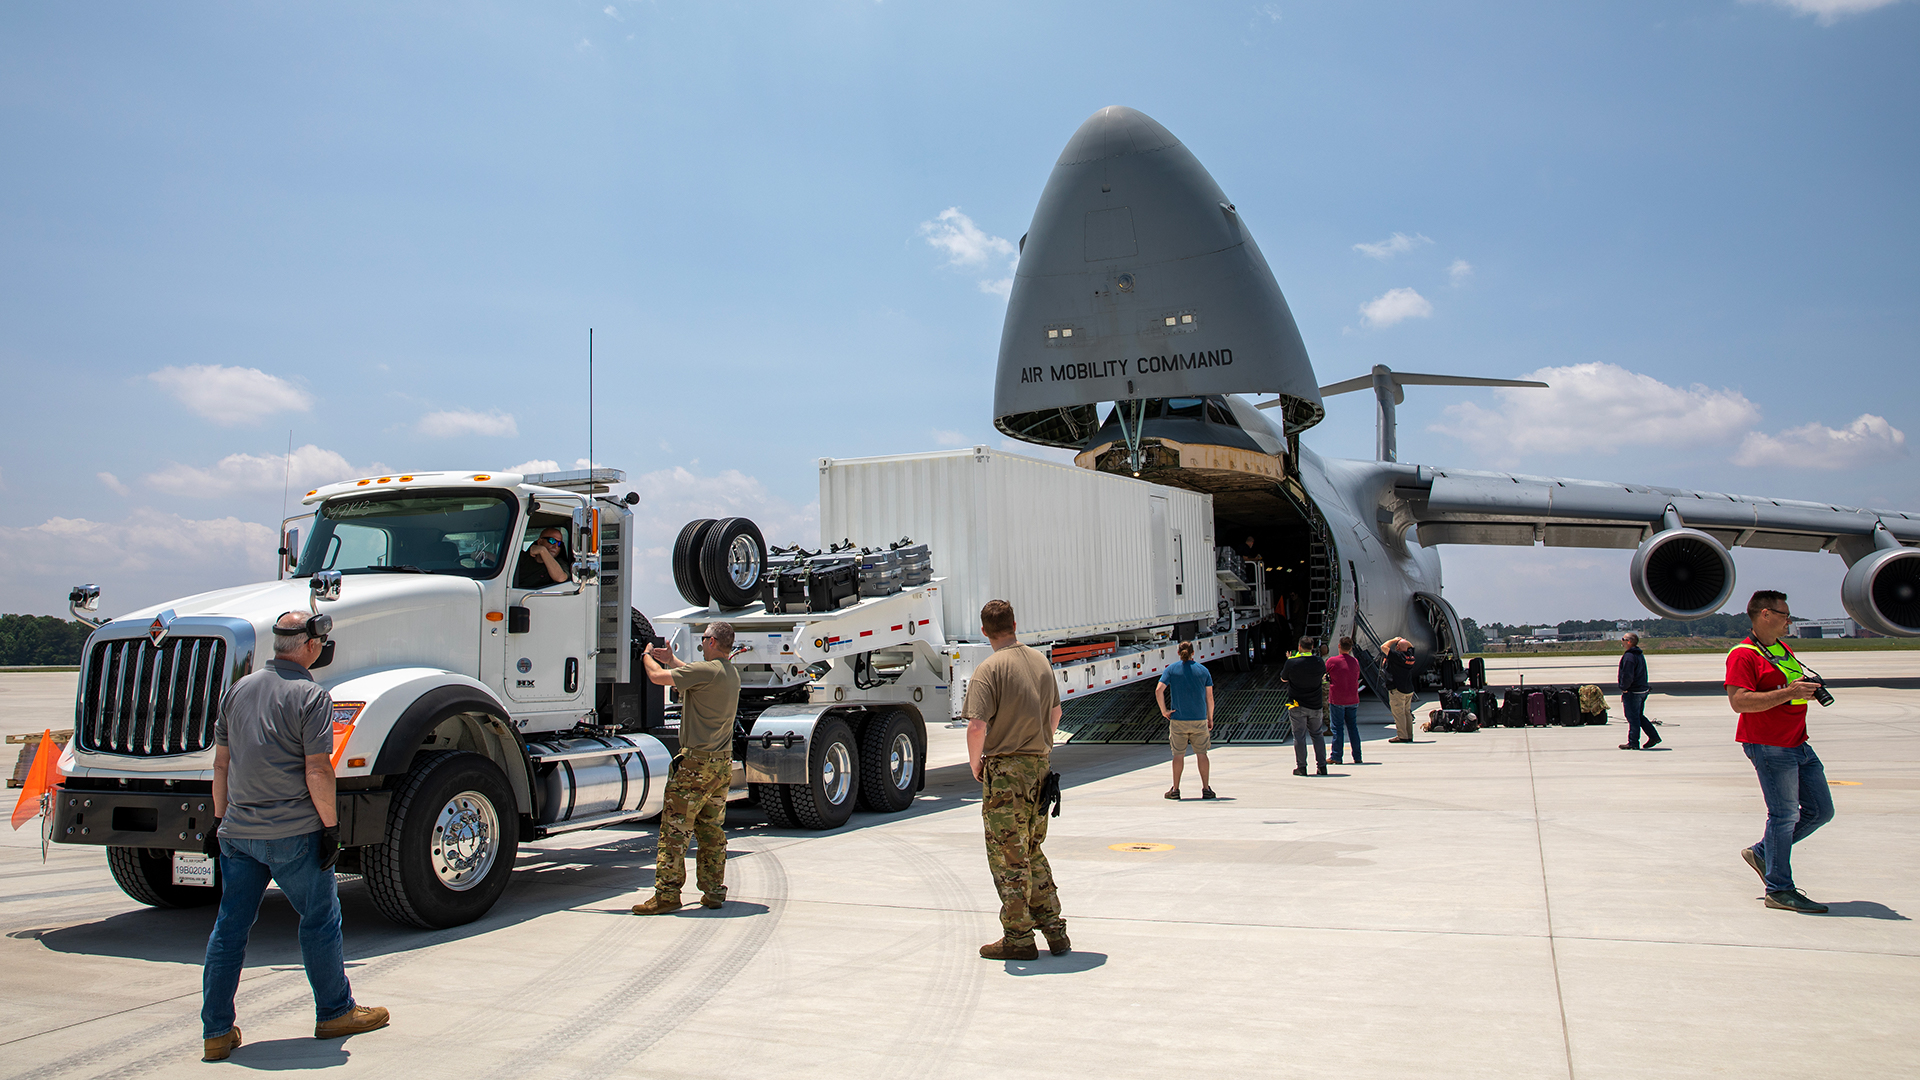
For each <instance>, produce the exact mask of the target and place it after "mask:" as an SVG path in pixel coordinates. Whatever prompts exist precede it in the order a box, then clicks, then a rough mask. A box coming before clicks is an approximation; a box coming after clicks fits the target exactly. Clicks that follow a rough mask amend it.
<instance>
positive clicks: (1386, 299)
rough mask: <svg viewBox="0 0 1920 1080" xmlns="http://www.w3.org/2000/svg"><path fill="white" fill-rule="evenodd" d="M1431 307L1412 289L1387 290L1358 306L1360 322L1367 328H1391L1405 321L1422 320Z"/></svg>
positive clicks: (1425, 299) (1427, 314)
mask: <svg viewBox="0 0 1920 1080" xmlns="http://www.w3.org/2000/svg"><path fill="white" fill-rule="evenodd" d="M1432 314H1433V305H1432V304H1430V303H1428V302H1427V298H1426V297H1424V296H1421V295H1420V294H1419V293H1417V292H1414V291H1413V290H1412V289H1389V290H1387V291H1386V292H1384V293H1382V294H1380V295H1379V296H1376V297H1374V298H1373V299H1371V300H1369V301H1367V302H1366V303H1364V304H1361V305H1360V320H1361V321H1362V322H1364V323H1366V324H1367V325H1368V326H1392V325H1393V324H1394V323H1397V322H1401V321H1403V320H1405V319H1424V318H1427V317H1428V316H1430V315H1432Z"/></svg>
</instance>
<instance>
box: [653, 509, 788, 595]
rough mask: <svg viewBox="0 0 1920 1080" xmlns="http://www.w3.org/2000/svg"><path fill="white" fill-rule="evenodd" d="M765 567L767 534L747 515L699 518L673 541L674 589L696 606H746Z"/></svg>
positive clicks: (756, 589) (758, 590) (682, 529)
mask: <svg viewBox="0 0 1920 1080" xmlns="http://www.w3.org/2000/svg"><path fill="white" fill-rule="evenodd" d="M766 571H767V542H766V538H765V537H763V536H761V535H760V527H759V526H758V525H755V524H754V523H753V522H752V521H751V520H749V519H747V518H743V517H730V518H718V519H715V518H698V519H696V520H693V521H689V522H687V523H686V525H685V526H683V527H682V528H681V529H680V535H679V536H678V537H676V538H675V539H674V542H673V584H674V587H675V588H677V589H679V590H680V595H681V596H682V597H684V598H685V599H686V601H687V603H689V604H692V605H693V606H695V607H719V608H743V607H746V606H747V605H748V604H751V603H753V602H754V601H755V600H757V599H758V598H759V596H760V585H761V580H762V578H763V577H764V576H765V575H766Z"/></svg>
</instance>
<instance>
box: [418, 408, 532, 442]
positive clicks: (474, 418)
mask: <svg viewBox="0 0 1920 1080" xmlns="http://www.w3.org/2000/svg"><path fill="white" fill-rule="evenodd" d="M418 430H419V432H420V434H422V435H425V436H427V437H429V438H434V439H455V438H460V437H462V436H467V435H487V436H495V437H502V438H511V437H513V436H515V435H518V434H520V425H518V424H516V423H514V422H513V414H512V413H507V412H501V411H500V410H499V409H489V410H487V411H486V412H476V411H474V410H473V409H445V410H442V411H440V412H430V413H428V414H427V415H425V416H423V417H421V418H420V423H419V425H418Z"/></svg>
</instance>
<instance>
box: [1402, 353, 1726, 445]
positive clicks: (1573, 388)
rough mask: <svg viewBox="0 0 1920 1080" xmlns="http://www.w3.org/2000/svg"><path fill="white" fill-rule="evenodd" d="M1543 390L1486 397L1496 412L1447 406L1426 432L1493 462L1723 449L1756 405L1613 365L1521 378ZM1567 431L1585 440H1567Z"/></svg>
mask: <svg viewBox="0 0 1920 1080" xmlns="http://www.w3.org/2000/svg"><path fill="white" fill-rule="evenodd" d="M1522 378H1526V379H1537V380H1539V381H1541V382H1545V383H1547V384H1548V388H1547V389H1544V390H1539V389H1520V388H1506V389H1499V390H1495V391H1494V396H1495V397H1496V398H1497V399H1498V400H1499V406H1498V407H1497V408H1493V409H1487V408H1482V407H1481V406H1479V405H1477V404H1474V403H1473V402H1463V403H1461V404H1458V405H1449V406H1448V407H1447V409H1446V417H1447V419H1446V421H1445V422H1444V423H1440V424H1434V425H1432V426H1431V427H1429V428H1428V429H1427V430H1429V431H1432V432H1435V433H1438V434H1441V435H1450V436H1452V437H1454V438H1457V439H1460V440H1461V441H1463V442H1465V443H1466V444H1467V445H1469V446H1471V447H1473V448H1475V449H1476V450H1479V451H1481V452H1483V453H1487V454H1492V455H1495V456H1496V457H1499V458H1501V459H1512V458H1517V457H1522V456H1526V455H1530V454H1554V453H1559V454H1571V453H1578V454H1593V453H1600V454H1612V453H1615V452H1617V451H1618V450H1619V449H1620V448H1621V447H1622V446H1640V447H1647V446H1687V445H1701V444H1708V445H1710V444H1713V443H1725V442H1727V441H1729V440H1732V439H1735V438H1737V437H1739V436H1740V435H1741V434H1742V433H1743V432H1746V431H1747V430H1749V429H1750V428H1751V427H1752V426H1753V424H1754V422H1755V421H1757V420H1759V418H1760V407H1759V406H1758V405H1755V404H1754V403H1753V402H1751V401H1749V400H1747V398H1746V396H1745V395H1743V394H1741V393H1740V392H1739V391H1738V390H1728V389H1724V388H1722V389H1719V390H1712V389H1709V388H1707V387H1705V386H1702V385H1699V384H1697V383H1696V384H1694V385H1693V386H1690V387H1678V386H1668V385H1667V384H1666V383H1663V382H1661V381H1660V380H1658V379H1656V378H1654V377H1653V376H1651V375H1642V374H1640V373H1639V372H1634V371H1628V370H1627V369H1625V368H1623V367H1619V366H1617V365H1614V364H1600V363H1594V364H1575V365H1573V366H1571V367H1549V368H1541V369H1540V370H1538V371H1535V372H1532V373H1530V374H1528V375H1524V376H1522ZM1570 432H1584V433H1591V436H1592V437H1587V436H1583V437H1580V438H1571V437H1569V433H1570Z"/></svg>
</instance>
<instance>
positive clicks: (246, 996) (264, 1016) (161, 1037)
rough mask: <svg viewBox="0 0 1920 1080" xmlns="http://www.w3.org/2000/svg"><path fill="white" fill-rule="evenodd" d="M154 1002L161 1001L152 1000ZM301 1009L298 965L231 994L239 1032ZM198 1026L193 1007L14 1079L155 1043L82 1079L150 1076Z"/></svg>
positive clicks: (397, 956) (381, 963)
mask: <svg viewBox="0 0 1920 1080" xmlns="http://www.w3.org/2000/svg"><path fill="white" fill-rule="evenodd" d="M462 929H463V928H462V927H453V928H451V929H447V930H436V931H434V932H433V933H431V934H424V935H421V936H420V937H419V938H418V939H416V940H418V941H419V944H418V945H416V946H415V947H413V948H411V949H405V950H396V951H394V952H391V953H388V954H387V955H386V956H383V957H381V958H380V959H378V960H375V961H372V962H370V963H367V964H365V965H363V966H362V967H360V968H359V969H358V970H356V971H354V972H352V973H351V975H352V977H353V978H354V979H356V980H359V979H373V978H377V977H379V976H382V975H386V974H388V973H389V972H392V971H394V970H395V969H397V968H400V967H403V966H405V965H407V964H409V963H412V962H413V961H415V960H417V959H419V958H420V957H422V956H424V955H426V954H427V953H429V952H431V951H432V950H433V949H434V948H436V947H437V946H440V945H444V944H446V943H447V942H448V941H451V940H453V939H454V938H455V937H456V936H459V932H460V931H461V930H462ZM376 940H378V939H376ZM289 984H292V985H294V986H297V987H298V990H297V991H294V992H292V993H289V992H288V990H289V989H290V986H289ZM276 998H277V999H278V1000H273V1001H272V1002H271V1003H270V1004H269V1003H268V1002H269V1000H270V999H276ZM155 1004H162V1003H159V1002H156V1003H155ZM302 1006H304V1007H306V1008H307V1009H309V1010H311V1009H312V1007H313V996H312V989H311V988H310V987H309V986H308V985H307V974H306V971H305V969H303V968H298V967H294V968H288V969H285V970H281V971H274V972H272V973H270V974H267V975H261V976H257V977H255V978H252V979H245V980H243V981H242V982H241V983H240V990H239V992H238V993H237V994H235V995H234V1011H235V1013H236V1015H237V1016H238V1018H239V1019H238V1022H239V1024H240V1027H241V1029H242V1030H245V1029H246V1028H247V1026H248V1022H249V1021H251V1023H253V1024H256V1025H259V1024H264V1023H265V1022H266V1021H269V1020H276V1019H278V1018H280V1017H282V1016H285V1015H287V1014H288V1013H291V1012H293V1011H295V1010H296V1009H299V1008H301V1007H302ZM122 1015H124V1014H122ZM199 1026H200V1025H199V1010H198V1009H195V1010H194V1012H193V1013H192V1014H191V1019H189V1020H184V1021H183V1020H181V1019H179V1018H173V1019H168V1020H163V1021H161V1022H160V1023H157V1024H152V1025H149V1026H148V1027H145V1028H142V1029H140V1030H139V1031H136V1032H133V1033H132V1034H129V1035H123V1036H121V1037H119V1038H117V1039H111V1040H108V1041H107V1042H103V1043H99V1044H97V1045H95V1046H91V1047H89V1048H87V1049H86V1050H82V1051H81V1052H79V1053H77V1054H70V1055H68V1056H67V1057H64V1058H61V1059H59V1060H58V1061H51V1062H48V1063H47V1064H45V1065H42V1066H40V1067H39V1068H37V1069H34V1070H32V1071H31V1072H25V1073H21V1074H19V1075H18V1076H17V1077H15V1078H14V1080H49V1078H51V1077H55V1076H60V1075H62V1074H64V1073H70V1072H73V1071H75V1070H78V1069H90V1067H93V1066H97V1065H98V1064H99V1063H100V1062H102V1061H106V1060H109V1059H111V1058H114V1057H116V1056H118V1055H121V1054H124V1053H127V1052H128V1051H132V1050H137V1049H139V1048H142V1047H148V1046H153V1045H155V1044H156V1043H157V1044H159V1045H162V1046H165V1047H166V1049H164V1050H157V1051H154V1052H153V1053H150V1054H148V1055H146V1056H145V1057H140V1058H135V1059H134V1060H132V1061H128V1062H125V1063H123V1064H121V1065H119V1066H118V1067H116V1068H114V1069H112V1070H110V1071H107V1072H94V1071H89V1072H88V1075H89V1076H90V1077H93V1078H95V1080H130V1078H132V1077H137V1076H141V1075H144V1074H146V1073H150V1072H152V1071H154V1070H155V1069H163V1068H166V1067H167V1066H169V1065H175V1064H178V1063H179V1062H181V1061H183V1060H188V1058H187V1055H189V1054H191V1052H192V1049H193V1047H192V1045H191V1042H192V1040H191V1038H185V1039H183V1038H182V1034H183V1029H184V1032H185V1033H189V1034H190V1033H191V1032H193V1031H197V1030H199ZM63 1030H65V1031H69V1032H70V1031H72V1030H73V1029H72V1028H66V1029H63Z"/></svg>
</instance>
